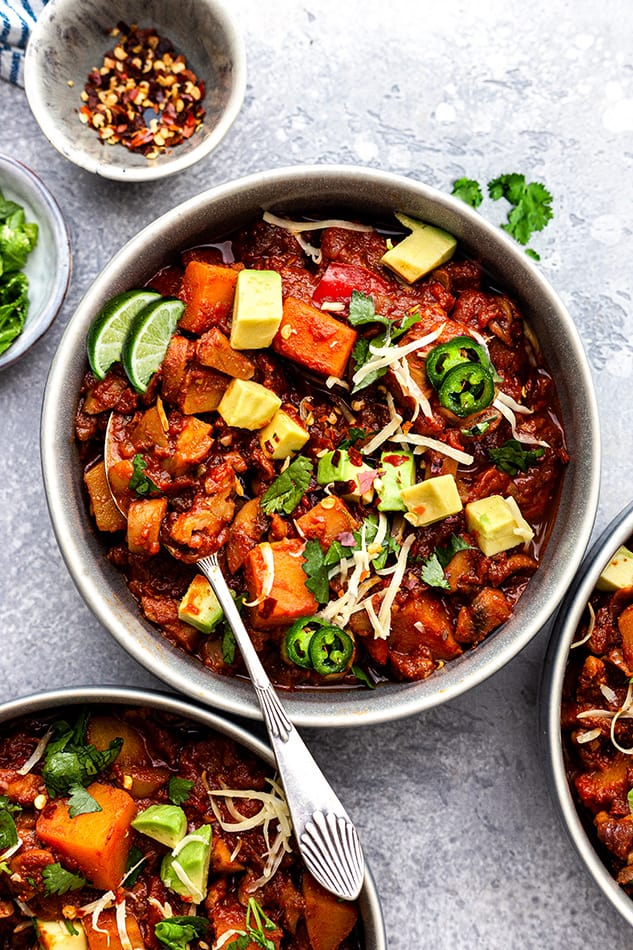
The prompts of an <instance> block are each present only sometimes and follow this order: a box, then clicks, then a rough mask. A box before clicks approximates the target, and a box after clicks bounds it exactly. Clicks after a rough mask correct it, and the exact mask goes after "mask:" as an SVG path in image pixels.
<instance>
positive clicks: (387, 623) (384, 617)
mask: <svg viewBox="0 0 633 950" xmlns="http://www.w3.org/2000/svg"><path fill="white" fill-rule="evenodd" d="M414 540H415V535H413V534H410V535H409V537H408V538H406V539H405V540H404V541H403V543H402V547H401V548H400V551H399V553H398V560H397V562H396V569H395V571H394V572H393V577H392V578H391V581H390V582H389V587H388V588H387V589H386V591H385V593H384V595H383V598H382V601H381V603H380V610H379V612H378V625H379V628H380V631H376V630H374V637H375V638H379V639H381V640H386V639H387V637H388V636H389V631H390V628H391V608H392V606H393V602H394V600H395V599H396V594H397V593H398V591H399V590H400V585H401V584H402V579H403V577H404V573H405V571H406V569H407V559H408V557H409V551H410V550H411V545H412V544H413V542H414Z"/></svg>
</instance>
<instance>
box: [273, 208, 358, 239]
mask: <svg viewBox="0 0 633 950" xmlns="http://www.w3.org/2000/svg"><path fill="white" fill-rule="evenodd" d="M263 219H264V221H265V222H266V223H267V224H275V225H277V227H278V228H285V229H286V231H290V232H291V233H293V234H294V232H295V231H323V230H324V229H325V228H343V229H345V230H346V231H373V230H374V228H373V227H372V225H371V224H359V223H357V222H355V221H343V220H340V219H338V218H324V219H323V220H321V221H292V220H290V219H289V218H280V217H279V216H278V215H276V214H273V213H272V212H271V211H264V214H263Z"/></svg>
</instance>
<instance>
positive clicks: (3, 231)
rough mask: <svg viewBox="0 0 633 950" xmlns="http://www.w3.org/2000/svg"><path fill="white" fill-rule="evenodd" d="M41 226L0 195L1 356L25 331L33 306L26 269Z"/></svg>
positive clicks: (13, 202) (12, 202) (0, 193)
mask: <svg viewBox="0 0 633 950" xmlns="http://www.w3.org/2000/svg"><path fill="white" fill-rule="evenodd" d="M37 234H38V227H37V224H35V223H32V222H27V221H26V220H25V216H24V210H23V208H21V207H20V205H19V204H17V203H16V202H15V201H10V200H7V199H6V198H4V196H3V195H2V192H0V353H4V351H5V350H6V349H8V348H9V347H10V346H11V344H12V343H13V341H14V340H15V338H16V337H17V336H19V335H20V333H21V332H22V330H23V329H24V323H25V321H26V314H27V311H28V307H29V299H28V287H29V281H28V277H27V276H26V274H23V273H22V268H23V267H24V265H25V264H26V261H27V258H28V256H29V254H30V253H31V251H32V250H33V247H34V246H35V244H36V242H37Z"/></svg>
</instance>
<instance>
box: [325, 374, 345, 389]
mask: <svg viewBox="0 0 633 950" xmlns="http://www.w3.org/2000/svg"><path fill="white" fill-rule="evenodd" d="M325 385H326V386H327V388H328V389H332V387H333V386H342V387H343V389H349V383H348V382H347V381H346V380H344V379H339V377H338V376H328V378H327V379H326V380H325Z"/></svg>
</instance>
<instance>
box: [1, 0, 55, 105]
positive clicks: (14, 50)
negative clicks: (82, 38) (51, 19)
mask: <svg viewBox="0 0 633 950" xmlns="http://www.w3.org/2000/svg"><path fill="white" fill-rule="evenodd" d="M45 3H46V0H0V78H2V79H8V81H9V82H12V83H15V84H16V85H18V86H23V85H24V50H25V49H26V43H27V40H28V38H29V35H30V33H31V28H32V27H33V24H34V23H35V21H36V20H37V18H38V16H39V14H40V13H41V12H42V10H43V9H44V4H45Z"/></svg>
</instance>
